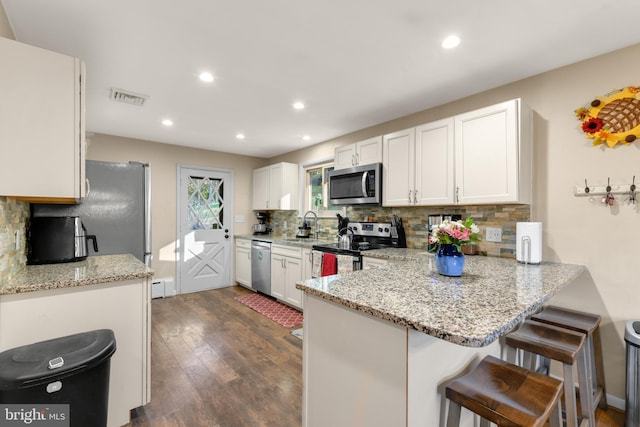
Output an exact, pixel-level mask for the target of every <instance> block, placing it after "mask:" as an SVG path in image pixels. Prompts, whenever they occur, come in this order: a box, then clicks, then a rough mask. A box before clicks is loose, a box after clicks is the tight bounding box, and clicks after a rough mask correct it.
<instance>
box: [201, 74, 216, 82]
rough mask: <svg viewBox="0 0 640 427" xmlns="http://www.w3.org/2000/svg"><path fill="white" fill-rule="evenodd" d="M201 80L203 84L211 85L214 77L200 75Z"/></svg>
mask: <svg viewBox="0 0 640 427" xmlns="http://www.w3.org/2000/svg"><path fill="white" fill-rule="evenodd" d="M200 80H202V81H203V82H207V83H211V82H212V81H213V75H212V74H211V73H207V72H204V73H200Z"/></svg>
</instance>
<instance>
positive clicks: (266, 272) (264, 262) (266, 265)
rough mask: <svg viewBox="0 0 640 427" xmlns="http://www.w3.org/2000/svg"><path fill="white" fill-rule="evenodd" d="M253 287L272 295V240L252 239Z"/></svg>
mask: <svg viewBox="0 0 640 427" xmlns="http://www.w3.org/2000/svg"><path fill="white" fill-rule="evenodd" d="M251 287H252V288H253V290H255V291H258V292H262V293H263V294H267V295H271V242H264V241H262V240H252V241H251Z"/></svg>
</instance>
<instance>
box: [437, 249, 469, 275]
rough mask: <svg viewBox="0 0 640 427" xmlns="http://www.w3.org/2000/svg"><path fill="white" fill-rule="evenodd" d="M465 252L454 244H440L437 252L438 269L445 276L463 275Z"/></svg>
mask: <svg viewBox="0 0 640 427" xmlns="http://www.w3.org/2000/svg"><path fill="white" fill-rule="evenodd" d="M463 268H464V254H463V253H462V252H460V251H458V249H457V248H456V247H455V246H454V245H440V247H439V248H438V251H437V252H436V270H438V273H440V274H442V275H443V276H453V277H457V276H461V275H462V269H463Z"/></svg>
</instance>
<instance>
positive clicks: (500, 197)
mask: <svg viewBox="0 0 640 427" xmlns="http://www.w3.org/2000/svg"><path fill="white" fill-rule="evenodd" d="M531 123H532V118H531V111H530V110H529V109H528V108H527V107H526V106H525V105H524V104H522V103H521V102H520V100H519V99H514V100H511V101H506V102H503V103H500V104H497V105H493V106H490V107H486V108H482V109H479V110H475V111H471V112H468V113H465V114H460V115H457V116H455V117H450V118H447V119H443V120H438V121H436V122H432V123H428V124H425V125H422V126H418V127H416V128H412V129H405V130H403V131H399V132H394V133H391V134H388V135H385V136H384V137H383V141H384V142H383V153H384V161H383V163H384V173H383V179H384V186H383V205H384V206H429V205H451V204H467V205H469V204H490V203H525V204H526V203H531V182H532V181H531V180H532V178H531V143H532V141H531V140H532V135H531Z"/></svg>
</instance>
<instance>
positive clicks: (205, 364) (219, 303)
mask: <svg viewBox="0 0 640 427" xmlns="http://www.w3.org/2000/svg"><path fill="white" fill-rule="evenodd" d="M248 292H250V291H248V290H246V289H244V288H242V287H240V286H235V287H231V288H224V289H218V290H214V291H206V292H198V293H193V294H186V295H178V296H176V297H173V298H166V299H156V300H153V302H152V336H151V403H150V404H148V405H146V406H145V407H143V408H140V409H138V410H137V411H136V412H135V414H134V418H133V419H132V422H131V423H130V424H129V426H131V427H139V426H153V427H164V426H167V427H168V426H171V427H174V426H181V427H244V426H247V427H261V426H270V427H300V426H301V425H302V341H300V340H299V339H298V338H296V337H294V336H292V335H291V334H290V330H289V329H287V328H284V327H282V326H280V325H278V324H276V323H274V322H272V321H271V320H269V319H267V318H266V317H264V316H262V315H260V314H258V313H256V312H254V311H253V310H251V309H249V308H248V307H245V306H244V305H242V304H240V303H238V302H236V301H235V300H234V299H233V298H234V297H235V296H238V295H242V294H245V293H248ZM623 425H624V417H623V415H622V414H621V413H620V412H618V411H615V410H609V411H607V412H599V413H598V422H597V426H596V427H622V426H623ZM354 427H355V426H354ZM390 427H394V426H390Z"/></svg>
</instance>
